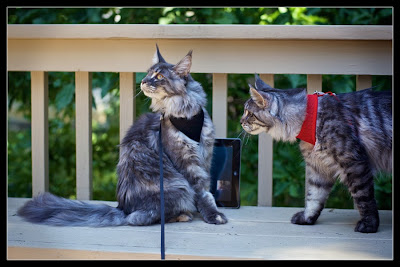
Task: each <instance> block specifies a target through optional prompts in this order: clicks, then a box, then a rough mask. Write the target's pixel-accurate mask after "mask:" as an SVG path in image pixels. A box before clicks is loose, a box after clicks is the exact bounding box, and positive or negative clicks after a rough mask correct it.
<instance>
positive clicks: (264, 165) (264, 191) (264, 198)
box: [257, 74, 274, 207]
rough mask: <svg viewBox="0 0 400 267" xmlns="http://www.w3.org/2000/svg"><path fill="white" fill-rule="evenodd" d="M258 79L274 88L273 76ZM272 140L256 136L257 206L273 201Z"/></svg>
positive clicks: (265, 75) (264, 75)
mask: <svg viewBox="0 0 400 267" xmlns="http://www.w3.org/2000/svg"><path fill="white" fill-rule="evenodd" d="M260 78H261V79H262V80H263V81H264V82H266V83H267V84H269V85H270V86H272V87H274V75H273V74H261V75H260ZM272 174H273V140H272V137H271V136H270V135H269V134H267V133H261V134H259V135H258V195H257V196H258V197H257V198H258V200H257V205H258V206H268V207H271V206H272V202H273V201H272V200H273V194H272V191H273V175H272Z"/></svg>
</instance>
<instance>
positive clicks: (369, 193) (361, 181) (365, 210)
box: [344, 161, 379, 233]
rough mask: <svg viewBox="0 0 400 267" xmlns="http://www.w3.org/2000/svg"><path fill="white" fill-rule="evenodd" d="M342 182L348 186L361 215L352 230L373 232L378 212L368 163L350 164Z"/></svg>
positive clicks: (377, 224)
mask: <svg viewBox="0 0 400 267" xmlns="http://www.w3.org/2000/svg"><path fill="white" fill-rule="evenodd" d="M344 183H345V184H346V185H347V186H348V188H349V190H350V193H351V195H352V197H353V199H354V202H355V204H356V206H357V208H358V211H359V212H360V215H361V220H360V221H358V223H357V225H356V227H355V229H354V231H356V232H361V233H375V232H376V231H378V227H379V214H378V208H377V205H376V201H375V197H374V181H373V175H372V171H371V169H370V167H369V165H368V164H362V161H361V162H360V163H359V164H352V165H351V167H350V168H349V169H348V170H347V177H346V179H344Z"/></svg>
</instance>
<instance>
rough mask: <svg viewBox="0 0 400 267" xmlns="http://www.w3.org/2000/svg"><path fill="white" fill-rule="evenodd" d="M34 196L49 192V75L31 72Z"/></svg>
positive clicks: (42, 72)
mask: <svg viewBox="0 0 400 267" xmlns="http://www.w3.org/2000/svg"><path fill="white" fill-rule="evenodd" d="M31 100H32V120H31V125H32V137H31V138H32V196H36V195H37V194H39V193H43V192H47V191H49V139H48V136H49V127H48V73H47V72H44V71H32V72H31Z"/></svg>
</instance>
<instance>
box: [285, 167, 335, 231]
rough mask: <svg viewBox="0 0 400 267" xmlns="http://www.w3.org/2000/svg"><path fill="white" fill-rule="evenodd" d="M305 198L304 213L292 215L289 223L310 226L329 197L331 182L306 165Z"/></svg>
mask: <svg viewBox="0 0 400 267" xmlns="http://www.w3.org/2000/svg"><path fill="white" fill-rule="evenodd" d="M306 179H307V181H306V182H307V196H306V204H305V209H304V211H300V212H298V213H296V214H294V215H293V217H292V219H291V223H293V224H301V225H310V224H314V223H315V222H316V221H317V219H318V217H319V215H320V214H321V211H322V209H323V208H324V205H325V202H326V200H327V198H328V196H329V193H330V191H331V189H332V186H333V181H331V180H329V179H326V178H324V177H323V176H322V175H320V174H319V173H317V172H316V171H315V170H314V168H313V167H311V166H309V165H308V164H307V165H306Z"/></svg>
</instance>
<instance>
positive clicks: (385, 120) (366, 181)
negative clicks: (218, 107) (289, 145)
mask: <svg viewBox="0 0 400 267" xmlns="http://www.w3.org/2000/svg"><path fill="white" fill-rule="evenodd" d="M250 94H251V98H250V99H249V100H247V102H246V103H245V106H244V115H243V116H242V118H241V124H242V127H243V129H244V130H245V131H246V132H248V133H250V134H259V133H261V132H267V133H269V134H270V135H271V136H272V137H273V138H274V139H276V140H282V141H289V142H294V141H295V140H296V136H297V135H298V134H299V132H300V129H301V128H302V125H303V121H304V120H305V116H306V106H307V92H306V89H304V88H300V89H288V90H280V89H275V88H272V87H270V86H269V85H268V84H266V83H264V82H263V81H262V80H261V79H260V78H259V77H258V76H257V75H256V83H255V88H253V87H252V86H251V85H250ZM300 150H301V153H302V154H303V157H304V159H305V162H306V179H307V196H306V205H305V210H304V211H301V212H298V213H296V214H294V216H293V217H292V220H291V222H292V223H294V224H302V225H303V224H314V223H315V222H316V220H317V219H318V217H319V215H320V213H321V211H322V209H323V208H324V205H325V201H326V200H327V198H328V195H329V193H330V191H331V188H332V186H333V184H334V182H335V179H336V178H337V177H338V176H339V179H340V181H341V182H342V183H344V184H345V185H346V186H347V187H348V188H349V191H350V193H351V195H352V197H353V199H354V201H355V203H356V205H357V208H358V210H359V212H360V215H361V220H360V221H359V222H358V223H357V225H356V227H355V231H357V232H363V233H373V232H376V231H377V230H378V226H379V215H378V210H377V205H376V201H375V197H374V183H373V174H374V172H375V171H377V170H382V171H386V172H391V171H392V97H391V92H390V91H389V92H388V91H386V92H374V91H372V90H371V89H365V90H362V91H358V92H352V93H345V94H339V95H337V96H331V95H324V96H321V97H318V112H317V121H316V143H315V145H312V144H310V143H308V142H304V141H301V142H300Z"/></svg>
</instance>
